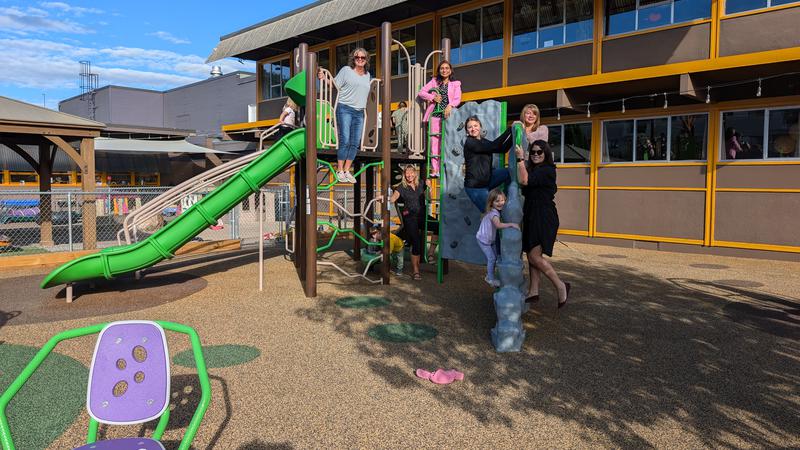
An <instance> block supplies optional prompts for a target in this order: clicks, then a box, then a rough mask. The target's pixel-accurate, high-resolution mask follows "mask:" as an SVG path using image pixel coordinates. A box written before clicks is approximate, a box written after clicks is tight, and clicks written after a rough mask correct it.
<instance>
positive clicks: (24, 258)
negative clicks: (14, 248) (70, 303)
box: [0, 239, 242, 271]
mask: <svg viewBox="0 0 800 450" xmlns="http://www.w3.org/2000/svg"><path fill="white" fill-rule="evenodd" d="M241 248H242V242H241V241H240V240H238V239H225V240H221V241H202V242H187V243H186V245H184V246H183V247H181V248H180V249H178V251H177V252H175V256H194V255H203V254H206V253H214V252H229V251H233V250H240V249H241ZM98 251H99V250H79V251H75V252H57V253H47V252H45V253H36V254H33V255H20V256H4V257H0V262H2V264H1V265H0V271H2V270H13V269H20V268H31V267H40V268H49V267H55V266H59V265H61V264H64V263H67V262H69V261H72V260H73V259H75V258H79V257H81V256H86V255H89V254H92V253H97V252H98Z"/></svg>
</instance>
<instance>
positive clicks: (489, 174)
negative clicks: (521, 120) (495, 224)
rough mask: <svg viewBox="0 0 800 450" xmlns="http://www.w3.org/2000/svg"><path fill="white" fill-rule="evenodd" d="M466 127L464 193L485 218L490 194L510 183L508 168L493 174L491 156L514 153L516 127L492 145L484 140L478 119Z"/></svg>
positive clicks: (466, 124) (472, 119) (471, 118)
mask: <svg viewBox="0 0 800 450" xmlns="http://www.w3.org/2000/svg"><path fill="white" fill-rule="evenodd" d="M464 126H465V128H466V129H467V140H466V141H464V165H465V166H466V172H465V174H464V192H466V193H467V197H469V199H470V200H472V203H473V204H474V205H475V207H476V208H478V211H480V212H481V214H483V212H484V211H485V210H486V201H487V199H488V198H489V191H491V190H492V189H494V188H496V187H497V186H500V185H501V184H503V183H506V182H508V180H509V179H511V175H510V173H509V172H508V169H507V168H505V167H503V168H500V169H494V170H492V155H493V154H495V153H506V152H507V151H509V150H510V149H511V146H512V144H513V143H514V139H513V138H512V135H511V130H512V129H513V127H510V128H508V129H507V130H506V131H505V132H504V133H503V134H501V135H500V136H499V137H498V138H497V139H495V140H494V141H490V140H488V139H484V138H483V137H482V136H481V121H480V119H478V117H477V116H470V117H469V118H468V119H467V122H466V123H465V124H464Z"/></svg>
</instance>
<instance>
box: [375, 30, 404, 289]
mask: <svg viewBox="0 0 800 450" xmlns="http://www.w3.org/2000/svg"><path fill="white" fill-rule="evenodd" d="M409 76H411V74H409ZM381 78H382V79H383V86H382V88H383V92H382V93H381V110H382V111H383V114H382V115H381V120H382V122H383V124H382V126H381V135H380V140H381V151H382V152H383V155H382V157H383V168H382V169H381V189H382V190H384V191H385V190H386V187H387V186H389V184H390V183H391V179H390V172H391V171H392V154H391V152H390V150H391V149H390V148H389V145H391V144H390V140H389V139H390V137H389V133H390V130H391V129H392V115H391V111H392V24H391V22H383V24H381ZM367 189H375V186H367ZM381 220H382V221H383V235H384V236H389V231H390V227H389V221H390V218H389V199H388V197H387V196H386V195H383V200H381ZM382 253H383V264H382V265H381V278H382V279H383V284H389V265H390V264H391V262H390V260H389V239H384V240H383V252H382Z"/></svg>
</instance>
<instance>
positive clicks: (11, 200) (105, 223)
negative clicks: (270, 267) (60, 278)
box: [0, 185, 291, 257]
mask: <svg viewBox="0 0 800 450" xmlns="http://www.w3.org/2000/svg"><path fill="white" fill-rule="evenodd" d="M167 190H169V188H167V187H164V188H111V189H104V190H98V191H97V192H91V193H87V192H77V191H66V190H64V191H61V190H59V191H53V192H37V191H0V257H3V256H13V255H23V254H35V253H47V252H59V251H77V250H86V249H94V248H105V247H110V246H113V245H119V244H125V243H126V241H125V238H124V234H122V233H121V231H122V229H123V224H124V221H125V218H126V217H127V216H128V215H129V214H131V213H133V212H134V211H136V210H137V209H138V208H142V207H143V206H144V205H146V204H147V203H148V202H150V201H152V200H154V199H155V198H157V197H158V196H159V195H161V194H163V193H164V192H166V191H167ZM262 191H263V192H264V193H265V195H266V197H265V198H266V199H267V203H266V204H265V205H264V206H265V224H264V230H265V233H264V234H265V237H266V238H267V239H270V240H274V239H280V238H282V237H283V236H284V235H285V232H286V226H287V220H288V219H289V215H290V214H289V213H290V210H291V205H290V196H289V187H288V186H287V185H278V186H268V187H266V188H264V189H262ZM209 192H210V191H209ZM206 194H208V192H196V193H193V194H190V195H185V196H183V197H180V198H175V199H174V200H172V201H171V202H168V203H167V204H165V205H164V207H163V208H162V207H159V208H158V210H157V211H156V213H155V214H153V215H152V216H150V217H146V219H145V220H144V221H141V222H138V223H137V224H136V226H135V227H132V229H131V236H132V240H133V241H136V240H137V239H144V238H145V237H146V236H148V235H150V234H152V233H154V232H156V231H157V230H158V229H160V228H161V227H162V226H164V225H165V224H167V223H169V222H170V221H171V220H174V219H175V218H176V217H177V216H178V215H180V214H181V212H182V211H184V210H186V209H187V208H189V207H190V206H192V205H193V204H194V203H197V202H198V201H199V200H200V199H202V198H203V196H205V195H206ZM258 206H259V205H258V195H251V196H249V197H248V198H246V199H245V200H244V201H242V202H241V203H240V204H238V205H237V206H236V207H234V208H233V209H231V210H230V211H229V212H228V213H226V214H225V215H224V216H223V217H222V218H221V219H220V221H219V222H218V223H217V224H216V225H214V226H212V227H209V228H208V229H206V230H204V231H203V232H201V233H200V234H199V235H198V236H197V237H196V238H195V240H201V241H214V240H223V239H240V240H241V241H242V246H248V245H255V244H257V243H258V239H259V236H258V235H259V231H258V230H259V225H258V211H259V208H258Z"/></svg>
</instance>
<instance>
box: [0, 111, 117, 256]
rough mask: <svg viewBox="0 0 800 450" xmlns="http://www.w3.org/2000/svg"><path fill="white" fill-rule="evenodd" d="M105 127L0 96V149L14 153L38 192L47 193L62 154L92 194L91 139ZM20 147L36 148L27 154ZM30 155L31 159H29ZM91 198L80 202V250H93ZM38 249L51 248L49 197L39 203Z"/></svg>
mask: <svg viewBox="0 0 800 450" xmlns="http://www.w3.org/2000/svg"><path fill="white" fill-rule="evenodd" d="M104 127H105V124H103V123H100V122H95V121H93V120H88V119H84V118H82V117H78V116H73V115H71V114H66V113H62V112H58V111H53V110H51V109H47V108H42V107H39V106H35V105H31V104H29V103H24V102H20V101H17V100H13V99H10V98H7V97H2V96H0V146H5V147H7V148H9V149H10V150H11V151H13V152H15V153H17V154H18V155H19V156H20V157H21V158H23V159H24V160H25V161H27V162H28V164H30V165H31V167H33V169H34V170H36V173H37V174H38V175H39V191H41V192H49V191H50V190H51V186H50V178H51V175H52V172H53V161H55V156H56V152H57V151H58V150H61V151H63V152H64V153H66V154H67V156H69V158H70V159H71V160H73V161H74V162H75V164H76V165H77V166H78V168H79V169H80V172H81V187H82V191H83V192H94V190H95V164H94V161H95V159H94V138H95V137H98V136H100V130H102V129H103V128H104ZM23 146H33V147H35V148H38V158H37V157H36V153H37V152H36V151H33V152H28V151H26V150H25V149H24V148H23ZM32 154H33V155H32ZM94 201H95V200H94V198H93V197H92V196H85V197H84V202H83V206H82V209H83V211H82V212H83V248H84V249H87V250H88V249H93V248H96V246H97V230H96V229H95V226H96V225H95V222H96V221H95V205H94ZM39 210H40V221H41V244H42V246H52V245H53V223H52V204H51V196H50V195H47V194H43V195H41V196H40V199H39Z"/></svg>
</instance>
